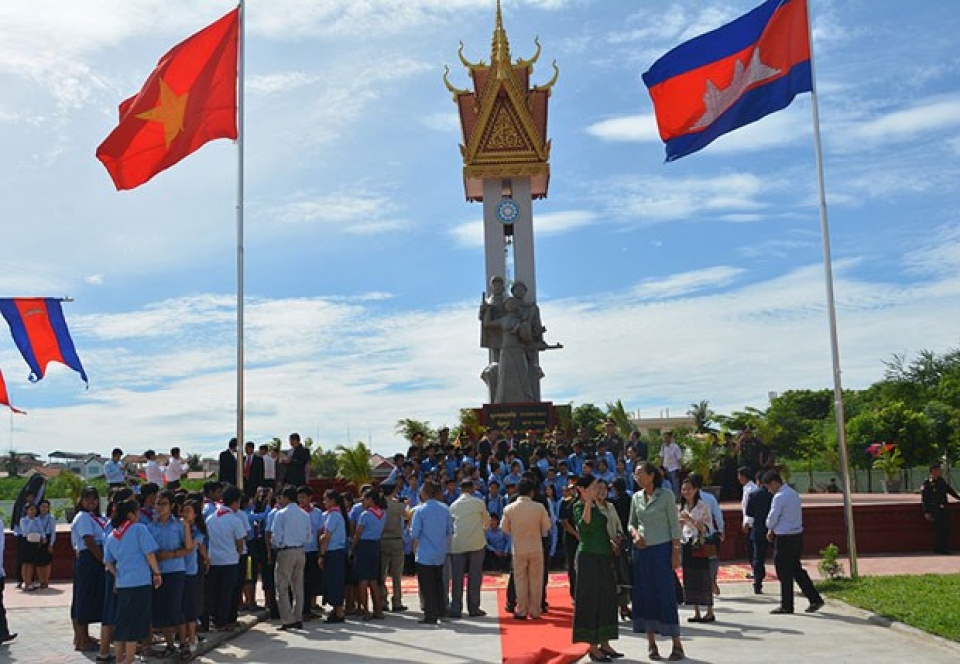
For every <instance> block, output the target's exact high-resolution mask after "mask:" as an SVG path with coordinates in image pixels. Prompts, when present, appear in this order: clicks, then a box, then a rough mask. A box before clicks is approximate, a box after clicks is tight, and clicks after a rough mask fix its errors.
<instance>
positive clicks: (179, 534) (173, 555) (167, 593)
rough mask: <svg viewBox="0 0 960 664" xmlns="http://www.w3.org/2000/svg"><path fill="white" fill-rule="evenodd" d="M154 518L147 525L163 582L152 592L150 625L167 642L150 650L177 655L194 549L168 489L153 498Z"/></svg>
mask: <svg viewBox="0 0 960 664" xmlns="http://www.w3.org/2000/svg"><path fill="white" fill-rule="evenodd" d="M156 508H157V520H156V521H154V522H153V524H151V526H150V534H151V535H153V539H154V540H156V542H157V547H158V548H157V553H156V556H157V561H158V562H159V563H160V574H161V575H162V576H163V583H162V584H161V586H160V587H159V588H158V589H157V591H156V592H155V593H153V626H154V627H157V628H159V629H160V630H161V631H162V632H163V638H164V640H166V642H167V645H166V647H165V648H163V649H162V650H156V651H153V654H154V655H155V656H157V657H172V656H174V655H176V654H177V649H176V647H175V646H174V643H173V633H174V631H175V630H176V631H177V632H178V635H179V637H180V643H186V640H187V628H186V625H184V621H183V583H184V577H185V576H186V573H187V563H186V560H185V558H186V556H187V555H188V554H189V553H192V551H193V541H192V540H191V539H190V530H189V526H185V525H184V524H183V523H181V521H180V519H178V518H177V515H176V514H174V512H173V508H174V496H173V493H172V492H170V491H161V492H160V493H159V495H158V496H157V501H156Z"/></svg>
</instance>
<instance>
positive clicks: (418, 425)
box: [394, 418, 437, 443]
mask: <svg viewBox="0 0 960 664" xmlns="http://www.w3.org/2000/svg"><path fill="white" fill-rule="evenodd" d="M394 431H396V432H397V434H398V435H400V436H403V437H404V438H406V439H407V440H408V441H409V442H411V443H412V442H413V438H414V436H416V435H417V434H421V435H422V436H423V439H424V440H433V439H434V438H436V437H437V433H436V431H434V430H433V429H431V428H430V423H429V422H421V421H420V420H411V419H409V418H408V419H403V420H397V425H396V427H395V428H394Z"/></svg>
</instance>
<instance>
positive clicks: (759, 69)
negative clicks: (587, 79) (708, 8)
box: [643, 0, 813, 161]
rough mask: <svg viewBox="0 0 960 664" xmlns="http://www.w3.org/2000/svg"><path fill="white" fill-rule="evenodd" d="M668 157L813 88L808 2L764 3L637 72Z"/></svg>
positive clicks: (774, 0) (690, 149) (692, 148)
mask: <svg viewBox="0 0 960 664" xmlns="http://www.w3.org/2000/svg"><path fill="white" fill-rule="evenodd" d="M643 82H644V83H645V84H646V86H647V88H648V89H649V90H650V97H651V98H652V99H653V106H654V110H655V111H656V115H657V126H658V127H659V129H660V138H661V139H663V142H664V143H666V148H667V161H673V160H675V159H679V158H680V157H683V156H686V155H688V154H691V153H693V152H696V151H697V150H700V149H702V148H704V147H706V146H707V145H709V144H710V143H712V142H713V141H714V140H716V139H717V138H719V137H720V136H722V135H723V134H726V133H727V132H730V131H733V130H734V129H737V128H739V127H742V126H744V125H747V124H750V123H751V122H756V121H757V120H759V119H760V118H762V117H763V116H765V115H769V114H770V113H774V112H776V111H779V110H782V109H784V108H786V107H787V106H789V105H790V102H792V101H793V98H794V97H795V96H796V95H798V94H800V93H802V92H812V91H813V70H812V67H811V64H810V34H809V27H808V22H807V2H806V0H767V2H765V3H763V4H762V5H760V6H759V7H757V8H756V9H754V10H753V11H751V12H750V13H748V14H745V15H743V16H741V17H740V18H738V19H736V20H734V21H733V22H731V23H728V24H727V25H725V26H723V27H721V28H717V29H716V30H713V31H712V32H708V33H706V34H703V35H700V36H699V37H695V38H693V39H691V40H690V41H688V42H684V43H683V44H680V45H679V46H677V47H676V48H674V49H673V50H672V51H670V52H669V53H667V54H666V55H664V56H663V57H661V58H660V59H659V60H657V61H656V62H655V63H653V65H652V66H651V67H650V69H649V70H648V71H647V72H646V73H644V74H643Z"/></svg>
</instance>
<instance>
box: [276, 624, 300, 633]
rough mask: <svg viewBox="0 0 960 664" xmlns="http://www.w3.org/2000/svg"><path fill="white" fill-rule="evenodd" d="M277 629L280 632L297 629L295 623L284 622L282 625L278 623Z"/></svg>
mask: <svg viewBox="0 0 960 664" xmlns="http://www.w3.org/2000/svg"><path fill="white" fill-rule="evenodd" d="M302 626H303V625H301V627H302ZM277 629H278V630H279V631H281V632H289V631H290V630H292V629H297V623H286V624H284V625H280V626H279V627H277Z"/></svg>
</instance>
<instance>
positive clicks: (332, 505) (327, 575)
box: [319, 489, 352, 623]
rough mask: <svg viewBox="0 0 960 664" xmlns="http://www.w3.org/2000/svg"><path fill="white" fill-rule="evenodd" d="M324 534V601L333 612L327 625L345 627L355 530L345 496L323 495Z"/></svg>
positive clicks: (330, 490)
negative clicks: (349, 548)
mask: <svg viewBox="0 0 960 664" xmlns="http://www.w3.org/2000/svg"><path fill="white" fill-rule="evenodd" d="M323 507H324V513H323V530H322V531H321V533H320V560H319V564H320V565H321V566H322V567H323V600H324V602H326V603H327V604H329V605H330V606H331V607H333V611H332V612H331V613H330V615H329V616H327V619H326V621H325V622H328V623H342V622H344V621H345V620H346V617H345V615H344V610H343V602H344V592H345V588H346V583H347V540H348V539H349V538H350V537H351V534H352V526H351V524H350V519H349V518H346V515H347V508H346V505H345V504H344V502H343V496H341V495H340V493H338V492H337V491H334V490H333V489H327V491H326V492H325V493H324V494H323Z"/></svg>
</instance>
